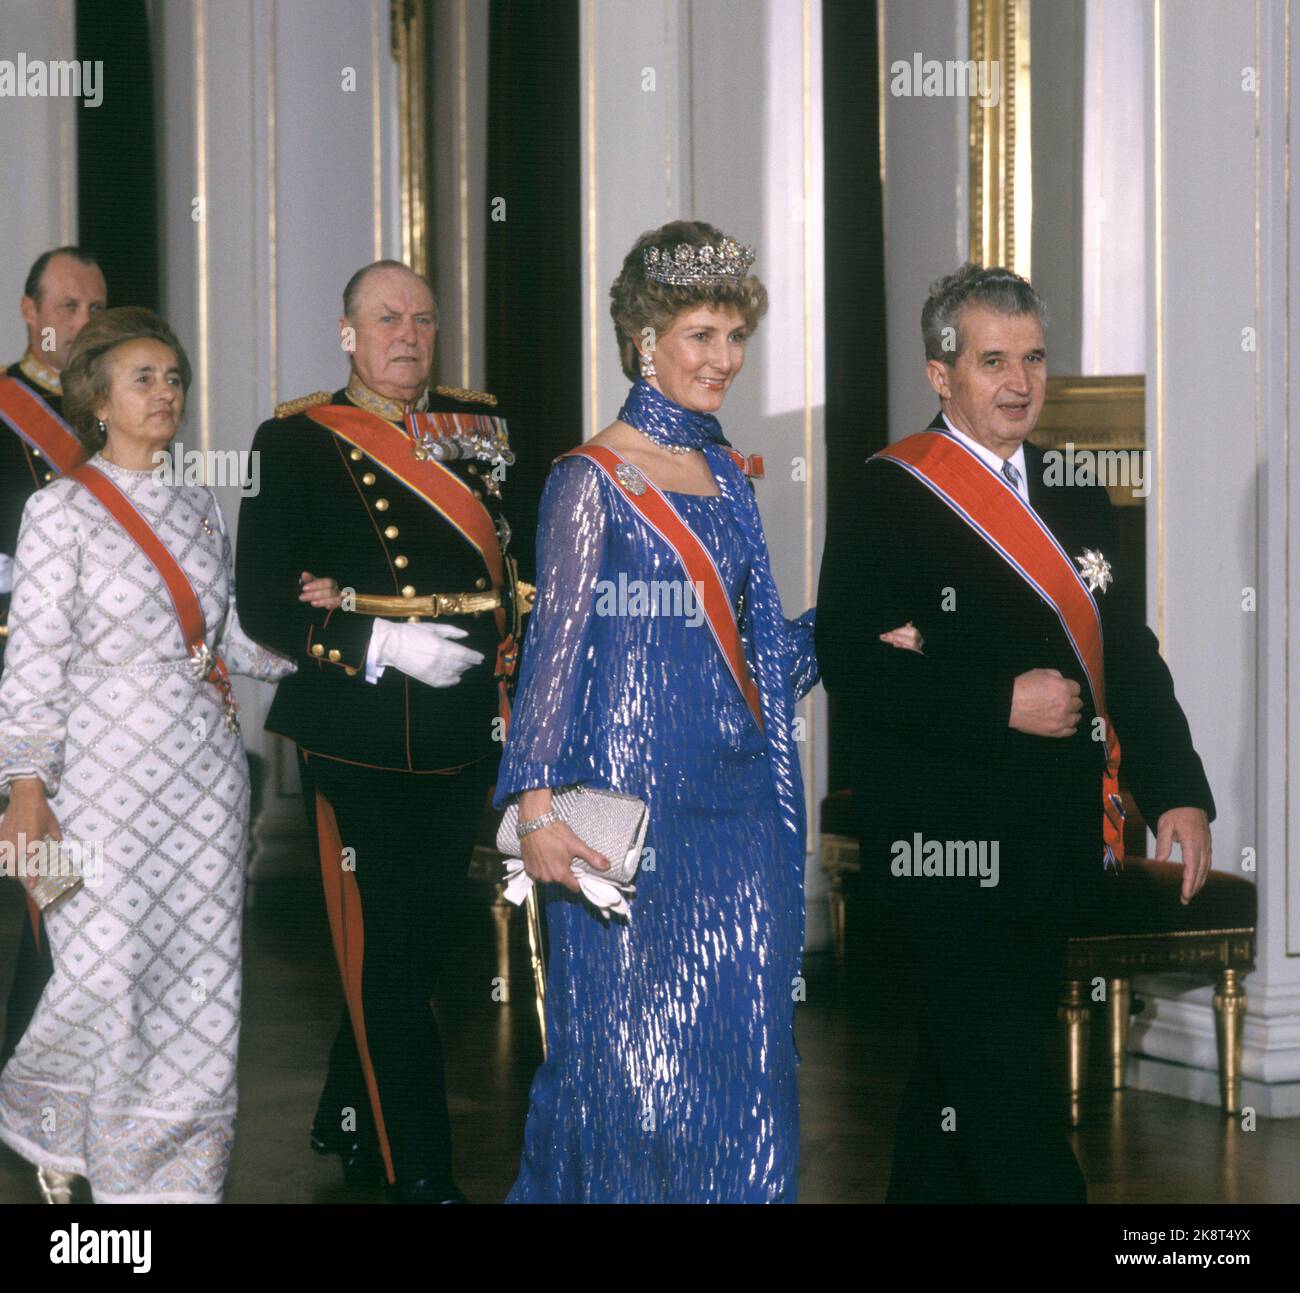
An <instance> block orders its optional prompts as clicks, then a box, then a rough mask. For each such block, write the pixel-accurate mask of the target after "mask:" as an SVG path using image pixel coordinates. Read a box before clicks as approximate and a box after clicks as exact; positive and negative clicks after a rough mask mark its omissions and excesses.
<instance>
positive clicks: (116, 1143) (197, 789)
mask: <svg viewBox="0 0 1300 1293" xmlns="http://www.w3.org/2000/svg"><path fill="white" fill-rule="evenodd" d="M189 380H190V366H189V361H188V360H187V358H186V356H185V352H184V350H183V349H182V348H181V346H180V343H179V342H178V341H177V340H176V337H175V336H174V334H173V333H172V332H171V330H170V329H169V328H168V327H167V325H166V324H165V323H163V321H162V320H161V319H159V318H158V317H157V316H156V315H154V314H152V313H151V312H150V311H147V310H140V309H134V308H132V309H120V310H110V311H107V312H106V313H104V314H102V315H99V316H97V317H96V318H94V319H93V320H92V321H91V323H90V324H89V325H87V327H86V328H85V329H84V330H83V332H82V333H81V335H80V337H79V338H78V341H77V346H76V349H75V350H74V352H73V354H72V356H71V359H70V362H69V365H68V367H67V369H66V370H65V377H64V383H65V385H64V392H65V395H64V399H65V405H64V407H65V411H66V416H67V417H68V419H69V421H70V422H71V423H72V425H73V427H74V429H75V430H77V431H78V433H79V434H80V435H81V436H82V439H83V440H84V441H85V442H86V443H87V446H88V448H98V452H96V453H94V454H93V456H92V457H91V458H90V466H91V467H92V468H94V469H97V471H98V472H99V473H101V475H100V476H99V477H91V478H90V479H92V480H96V481H99V480H102V478H103V477H106V478H107V479H108V481H109V482H111V485H113V486H116V487H117V490H118V491H120V492H121V494H124V495H125V496H126V498H127V499H128V500H129V502H130V504H132V505H134V508H135V510H136V512H138V513H139V515H140V516H142V517H143V518H144V520H145V522H147V524H148V526H149V527H151V528H152V530H153V532H154V533H155V534H156V535H157V537H158V538H159V539H161V541H162V543H163V545H165V548H166V549H167V551H168V552H170V553H171V555H172V556H173V557H174V558H175V562H176V563H179V566H180V568H181V570H183V572H184V575H185V576H188V580H189V584H190V585H191V586H192V589H193V592H194V593H195V594H197V598H198V604H199V607H200V608H201V612H202V632H203V636H204V640H205V642H206V644H207V645H208V646H210V648H211V649H212V650H213V651H214V652H215V653H216V655H218V656H220V657H222V658H223V659H224V661H225V664H226V666H227V667H228V669H229V671H230V672H231V673H241V674H245V675H248V676H250V677H254V678H261V679H263V680H265V681H268V682H269V681H273V680H275V679H277V678H281V677H283V676H284V675H285V674H288V673H292V672H293V669H294V666H293V664H292V663H291V662H289V661H286V660H284V659H282V658H280V657H279V656H275V655H273V654H272V653H270V652H268V651H266V650H264V649H263V648H261V647H259V646H256V645H255V644H254V643H253V642H251V641H250V640H249V639H248V638H247V637H245V636H244V634H243V633H242V632H241V630H240V628H239V622H238V620H237V618H236V615H235V601H234V590H233V587H232V582H231V573H230V572H231V553H230V543H229V540H228V539H227V536H226V530H225V525H224V523H223V521H222V517H221V512H220V509H219V507H218V506H217V501H216V497H215V495H214V494H213V492H212V490H211V489H210V488H208V487H206V486H204V485H178V484H176V485H174V484H169V483H163V481H164V479H165V478H164V477H163V476H162V473H161V472H160V471H159V470H158V468H156V467H155V466H154V455H155V454H156V452H157V451H158V450H160V449H163V448H165V447H166V446H167V445H168V443H169V442H170V441H171V439H172V437H173V435H174V434H175V431H176V427H177V424H178V423H179V421H180V417H181V413H182V410H183V408H184V404H185V395H186V392H187V390H188V387H189ZM84 473H85V468H81V469H79V470H78V472H73V473H71V474H70V475H69V476H65V477H63V478H61V479H58V480H56V481H54V482H53V483H52V484H50V485H48V486H47V487H46V488H44V489H42V490H41V491H40V492H38V493H36V494H34V495H33V496H32V498H31V499H30V500H29V502H28V504H27V506H26V508H25V510H24V512H23V520H22V530H21V533H20V537H19V540H18V550H17V554H16V568H15V579H14V589H13V601H12V610H11V613H10V638H9V645H8V651H7V655H6V660H5V668H4V675H3V679H0V793H3V792H4V790H6V789H8V791H9V793H10V801H9V807H8V810H7V812H6V814H5V817H4V819H3V821H2V822H0V838H3V839H6V840H9V841H11V842H12V841H13V840H14V839H15V838H16V837H17V836H18V834H19V833H22V834H23V835H25V837H26V839H27V840H33V839H36V840H39V839H41V838H43V837H53V838H56V839H57V838H60V837H62V838H63V839H65V840H68V841H77V842H78V843H79V845H80V846H81V848H82V850H83V853H87V854H93V852H94V846H95V845H102V861H103V866H102V872H103V874H102V876H101V877H100V878H98V879H97V880H92V879H90V878H88V879H87V880H86V882H85V884H84V886H83V887H82V888H80V889H79V890H77V891H76V892H75V893H73V894H71V895H70V896H68V897H65V898H62V899H61V900H60V901H59V902H58V903H57V905H54V906H52V907H50V908H49V909H48V910H47V912H46V915H45V930H46V935H47V937H48V938H49V941H50V947H51V950H52V953H53V959H54V973H53V977H52V978H51V979H50V982H49V983H48V985H47V986H46V988H45V992H44V994H43V995H42V997H41V1000H40V1004H39V1006H38V1007H37V1011H36V1014H35V1017H34V1018H33V1020H32V1023H31V1025H30V1027H29V1028H28V1030H27V1032H26V1034H25V1035H24V1037H23V1039H22V1042H21V1043H20V1045H19V1046H18V1049H17V1051H16V1052H15V1054H14V1056H13V1058H12V1059H11V1060H10V1062H9V1063H8V1065H6V1067H5V1069H4V1072H3V1074H2V1075H0V1140H2V1141H4V1143H5V1144H7V1145H9V1146H10V1147H11V1148H12V1149H14V1150H15V1151H16V1152H17V1153H19V1154H21V1155H22V1156H23V1157H24V1158H26V1159H27V1160H29V1161H30V1162H32V1163H34V1164H35V1165H36V1166H37V1168H38V1178H39V1180H40V1184H41V1188H42V1193H43V1194H44V1195H45V1197H46V1199H47V1201H49V1202H65V1201H67V1198H68V1194H69V1190H70V1187H71V1185H72V1178H73V1177H75V1176H83V1177H86V1178H87V1179H88V1180H89V1182H90V1187H91V1192H92V1195H93V1197H94V1199H95V1200H96V1202H141V1203H154V1202H169V1201H174V1202H219V1201H220V1197H221V1188H222V1182H223V1179H224V1176H225V1170H226V1165H227V1161H228V1159H229V1154H230V1146H231V1141H232V1139H233V1136H234V1126H235V1061H236V1049H237V1043H238V1038H239V1003H240V918H241V911H242V902H243V893H244V854H245V845H246V840H247V834H248V804H249V780H248V763H247V760H246V758H245V754H244V745H243V741H242V739H241V737H240V735H239V732H238V729H237V727H235V726H234V725H233V724H228V723H227V722H226V721H224V719H225V714H226V712H227V710H226V709H224V708H223V694H222V691H221V690H220V689H219V687H218V686H217V685H214V682H213V681H210V680H209V678H205V677H196V676H195V671H194V669H193V668H192V667H191V664H192V661H191V659H190V655H191V652H190V649H189V648H188V647H187V644H186V641H185V638H184V635H183V633H182V630H181V627H180V620H179V618H178V610H177V609H176V605H177V604H175V603H174V602H173V599H172V595H171V594H169V591H168V586H167V585H166V584H165V583H164V578H163V575H162V573H161V571H160V569H158V568H155V564H154V562H153V561H151V560H150V559H149V557H147V556H146V554H145V550H144V549H142V548H141V547H140V546H139V545H138V543H137V541H136V540H135V539H134V538H132V537H129V535H128V533H127V532H126V530H124V529H123V528H122V524H121V523H119V522H118V520H117V519H115V516H114V515H110V513H109V511H108V510H107V504H105V503H102V502H101V501H100V498H99V497H98V496H97V495H96V494H95V493H92V491H91V489H90V488H89V487H88V486H87V485H86V484H84V483H83V480H84V479H86V477H85V476H84ZM79 475H81V476H82V479H81V480H79V479H78V476H79ZM101 488H102V486H101ZM109 493H110V494H111V493H112V491H111V490H109ZM163 555H165V554H163ZM160 566H161V567H163V568H166V569H169V570H171V572H172V574H173V577H174V574H175V570H174V567H171V566H170V565H169V563H168V562H166V561H161V562H160ZM182 582H183V581H182ZM182 600H183V599H182ZM189 604H190V605H191V606H193V599H192V598H191V599H190V602H189ZM193 621H194V623H195V624H198V623H199V615H198V612H197V609H196V610H195V611H194V614H193ZM196 636H197V634H196ZM209 677H215V675H209Z"/></svg>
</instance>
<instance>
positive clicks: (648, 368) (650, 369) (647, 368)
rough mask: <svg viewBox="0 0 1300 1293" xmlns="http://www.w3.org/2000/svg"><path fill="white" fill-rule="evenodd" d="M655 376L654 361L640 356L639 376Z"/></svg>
mask: <svg viewBox="0 0 1300 1293" xmlns="http://www.w3.org/2000/svg"><path fill="white" fill-rule="evenodd" d="M654 375H655V361H654V360H653V359H652V358H651V357H650V356H649V355H647V354H642V356H641V376H642V377H653V376H654Z"/></svg>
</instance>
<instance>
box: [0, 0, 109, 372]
mask: <svg viewBox="0 0 1300 1293" xmlns="http://www.w3.org/2000/svg"><path fill="white" fill-rule="evenodd" d="M0 34H2V35H3V38H4V39H3V45H2V46H0V58H5V59H8V60H10V61H16V60H17V58H18V56H19V54H20V53H23V54H26V55H27V58H28V60H29V61H32V60H37V59H40V60H43V61H44V60H53V59H71V58H73V57H74V55H75V41H74V37H75V27H74V24H73V6H72V0H5V3H4V13H3V15H0ZM76 106H77V101H76V100H74V99H55V98H41V99H29V98H26V97H23V98H17V97H14V98H10V97H5V98H3V99H0V157H3V158H4V199H3V210H4V216H5V219H4V237H3V238H0V312H2V313H0V335H2V336H3V338H4V346H3V349H2V350H0V362H3V364H4V365H6V366H7V365H8V364H10V363H12V362H13V361H14V360H15V359H17V358H18V357H19V356H20V355H21V354H22V353H23V350H24V348H25V347H26V345H27V330H26V329H25V328H24V327H23V321H22V318H21V317H20V316H19V313H18V303H19V302H20V301H21V300H22V295H23V283H24V281H25V280H26V278H27V271H28V270H29V269H30V268H31V266H32V262H33V261H34V260H35V259H36V258H37V256H39V255H40V254H41V252H43V251H48V250H49V249H50V248H51V247H63V246H67V245H68V244H69V243H75V242H76V241H77V127H76ZM109 290H110V292H111V290H112V285H111V284H110V285H109Z"/></svg>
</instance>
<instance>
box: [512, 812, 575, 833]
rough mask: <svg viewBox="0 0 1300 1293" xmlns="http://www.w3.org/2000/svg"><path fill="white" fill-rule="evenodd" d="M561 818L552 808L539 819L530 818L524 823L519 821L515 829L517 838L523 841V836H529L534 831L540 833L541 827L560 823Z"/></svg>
mask: <svg viewBox="0 0 1300 1293" xmlns="http://www.w3.org/2000/svg"><path fill="white" fill-rule="evenodd" d="M563 820H564V818H563V817H561V816H560V814H559V813H557V812H556V811H555V809H554V808H549V809H547V811H546V812H544V813H543V814H542V815H541V816H540V817H530V818H529V819H528V820H527V821H526V822H525V821H521V822H520V823H519V825H518V827H517V828H516V829H517V831H518V834H519V838H520V839H523V838H524V836H525V835H531V834H532V833H533V832H534V831H540V830H541V829H542V827H543V826H551V825H553V824H554V823H555V822H562V821H563Z"/></svg>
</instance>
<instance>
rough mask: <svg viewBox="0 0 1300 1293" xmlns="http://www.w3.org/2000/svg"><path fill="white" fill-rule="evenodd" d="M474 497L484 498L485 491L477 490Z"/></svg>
mask: <svg viewBox="0 0 1300 1293" xmlns="http://www.w3.org/2000/svg"><path fill="white" fill-rule="evenodd" d="M474 497H475V498H482V497H483V491H482V490H481V489H476V490H475V491H474Z"/></svg>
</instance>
